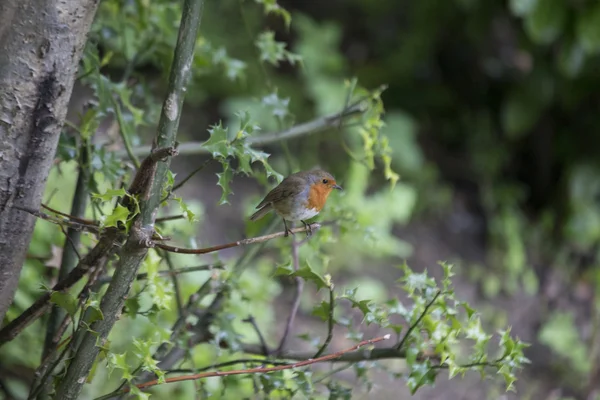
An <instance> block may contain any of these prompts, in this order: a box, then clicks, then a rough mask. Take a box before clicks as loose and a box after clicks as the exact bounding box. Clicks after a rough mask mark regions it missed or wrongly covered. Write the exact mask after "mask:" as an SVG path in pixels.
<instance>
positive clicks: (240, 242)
mask: <svg viewBox="0 0 600 400" xmlns="http://www.w3.org/2000/svg"><path fill="white" fill-rule="evenodd" d="M320 227H321V224H319V223H314V224H310V225H308V226H307V227H306V228H304V227H302V228H294V229H291V232H292V233H299V232H306V231H307V230H309V231H310V230H313V229H319V228H320ZM283 236H285V232H276V233H271V234H269V235H264V236H257V237H253V238H248V239H242V240H238V241H237V242H231V243H227V244H221V245H218V246H213V247H206V248H204V249H186V248H183V247H175V246H169V245H167V244H163V243H153V245H154V246H155V247H158V248H159V249H163V250H165V251H169V252H171V253H179V254H208V253H214V252H215V251H220V250H224V249H230V248H232V247H238V246H247V245H249V244H255V243H261V242H266V241H269V240H272V239H276V238H278V237H283Z"/></svg>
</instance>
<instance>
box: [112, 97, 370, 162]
mask: <svg viewBox="0 0 600 400" xmlns="http://www.w3.org/2000/svg"><path fill="white" fill-rule="evenodd" d="M367 107H368V106H367V103H366V102H365V101H362V100H361V101H358V102H356V103H354V104H352V105H350V106H349V107H348V108H345V109H344V110H342V111H340V112H337V113H334V114H330V115H327V116H324V117H319V118H316V119H314V120H312V121H308V122H305V123H303V124H299V125H296V126H293V127H291V128H289V129H286V130H283V131H281V132H273V133H266V134H264V135H260V136H253V137H251V138H248V140H247V143H248V144H249V145H251V146H256V147H262V146H266V145H268V144H271V143H274V142H280V141H284V140H290V139H294V138H297V137H300V136H304V135H308V134H312V133H317V132H322V131H324V130H326V129H329V128H334V127H336V126H337V124H338V121H340V120H343V119H346V118H350V117H354V116H356V115H359V114H362V113H364V112H365V111H366V110H367ZM150 149H151V147H150V146H140V147H138V148H136V149H133V152H132V153H133V154H135V155H138V156H140V155H145V154H148V153H149V152H150ZM178 150H179V154H181V155H192V154H193V155H195V154H210V152H209V151H208V150H206V148H204V144H203V143H201V142H187V143H183V144H181V146H179V149H178ZM117 156H118V157H120V158H125V157H127V152H126V151H122V150H121V151H118V152H117Z"/></svg>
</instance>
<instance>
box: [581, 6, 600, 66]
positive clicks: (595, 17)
mask: <svg viewBox="0 0 600 400" xmlns="http://www.w3.org/2000/svg"><path fill="white" fill-rule="evenodd" d="M590 8H591V9H590ZM577 39H578V41H579V45H580V46H581V47H582V48H583V50H585V51H586V52H587V53H588V54H597V53H598V52H600V3H599V2H597V1H596V2H594V3H593V5H591V6H590V7H588V8H587V9H585V10H584V11H582V12H581V14H579V15H578V18H577Z"/></svg>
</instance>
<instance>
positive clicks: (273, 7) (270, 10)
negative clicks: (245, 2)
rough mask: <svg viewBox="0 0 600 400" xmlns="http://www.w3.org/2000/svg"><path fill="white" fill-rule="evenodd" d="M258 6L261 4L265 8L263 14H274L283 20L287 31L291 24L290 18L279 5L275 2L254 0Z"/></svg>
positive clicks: (274, 0)
mask: <svg viewBox="0 0 600 400" xmlns="http://www.w3.org/2000/svg"><path fill="white" fill-rule="evenodd" d="M254 1H256V2H257V3H258V4H262V5H263V7H264V8H265V14H275V15H278V16H280V17H281V18H283V20H284V22H285V26H286V27H287V28H288V29H289V27H290V23H291V22H292V16H291V15H290V13H289V12H288V11H287V10H286V9H285V8H283V7H281V6H280V5H279V4H277V0H254Z"/></svg>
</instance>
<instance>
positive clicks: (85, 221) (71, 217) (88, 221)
mask: <svg viewBox="0 0 600 400" xmlns="http://www.w3.org/2000/svg"><path fill="white" fill-rule="evenodd" d="M42 208H45V209H46V210H48V211H50V212H53V213H54V214H57V215H60V216H61V217H65V218H68V219H69V220H70V221H75V222H79V223H80V224H82V225H98V223H97V222H96V221H92V220H91V219H85V218H80V217H76V216H75V215H70V214H67V213H64V212H61V211H58V210H57V209H54V208H52V207H50V206H47V205H45V204H42Z"/></svg>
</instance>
